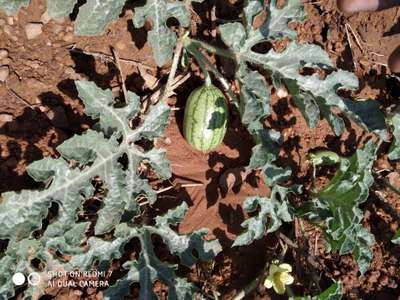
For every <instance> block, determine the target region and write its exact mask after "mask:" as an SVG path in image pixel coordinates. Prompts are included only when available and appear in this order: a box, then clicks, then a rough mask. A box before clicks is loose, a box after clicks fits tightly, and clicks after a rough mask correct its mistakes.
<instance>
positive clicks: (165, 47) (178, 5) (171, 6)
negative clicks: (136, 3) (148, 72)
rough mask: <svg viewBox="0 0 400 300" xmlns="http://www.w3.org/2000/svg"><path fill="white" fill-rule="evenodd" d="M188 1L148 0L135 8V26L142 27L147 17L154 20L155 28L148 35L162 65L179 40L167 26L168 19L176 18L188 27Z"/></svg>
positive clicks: (157, 60)
mask: <svg viewBox="0 0 400 300" xmlns="http://www.w3.org/2000/svg"><path fill="white" fill-rule="evenodd" d="M186 2H187V1H186ZM186 2H185V1H180V0H177V1H167V0H147V1H146V3H145V4H144V5H143V6H141V7H136V8H135V15H134V16H133V24H134V26H135V27H138V28H139V27H142V26H143V25H144V22H145V19H146V18H149V19H151V21H152V26H153V28H152V29H151V30H150V31H149V32H148V35H147V37H148V41H149V43H150V46H151V48H152V49H153V56H154V59H155V61H156V63H157V65H158V66H160V67H161V66H163V65H164V64H165V63H166V62H167V61H168V59H170V58H171V57H172V54H173V51H174V48H175V45H176V41H177V38H176V35H175V33H174V32H173V31H171V30H170V29H169V28H168V26H167V20H168V19H169V18H175V19H176V20H178V22H179V24H180V25H181V26H182V27H188V26H189V24H190V13H189V12H188V10H187V3H186ZM195 2H201V1H195Z"/></svg>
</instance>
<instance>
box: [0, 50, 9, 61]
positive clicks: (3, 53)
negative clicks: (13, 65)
mask: <svg viewBox="0 0 400 300" xmlns="http://www.w3.org/2000/svg"><path fill="white" fill-rule="evenodd" d="M7 57H8V50H7V49H0V59H4V58H7Z"/></svg>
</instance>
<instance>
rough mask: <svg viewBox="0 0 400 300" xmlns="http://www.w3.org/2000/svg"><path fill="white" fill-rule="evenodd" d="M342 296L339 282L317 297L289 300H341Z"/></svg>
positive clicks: (292, 298) (291, 299) (292, 299)
mask: <svg viewBox="0 0 400 300" xmlns="http://www.w3.org/2000/svg"><path fill="white" fill-rule="evenodd" d="M342 298H343V296H342V284H341V283H340V282H335V283H333V284H332V285H331V286H330V287H329V288H327V289H326V290H325V291H323V292H322V293H321V294H319V295H317V296H305V297H291V298H289V299H290V300H341V299H342Z"/></svg>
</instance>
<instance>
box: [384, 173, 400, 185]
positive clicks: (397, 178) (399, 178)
mask: <svg viewBox="0 0 400 300" xmlns="http://www.w3.org/2000/svg"><path fill="white" fill-rule="evenodd" d="M387 178H388V179H389V183H390V184H391V185H393V186H394V187H395V188H396V189H400V174H399V173H397V172H392V173H390V174H389V175H388V176H387Z"/></svg>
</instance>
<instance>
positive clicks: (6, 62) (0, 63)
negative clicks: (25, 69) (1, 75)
mask: <svg viewBox="0 0 400 300" xmlns="http://www.w3.org/2000/svg"><path fill="white" fill-rule="evenodd" d="M9 64H11V59H10V58H9V57H6V58H3V59H0V66H4V65H9Z"/></svg>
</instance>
